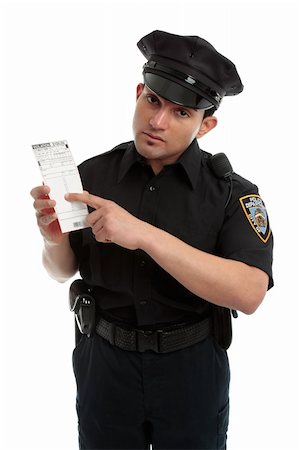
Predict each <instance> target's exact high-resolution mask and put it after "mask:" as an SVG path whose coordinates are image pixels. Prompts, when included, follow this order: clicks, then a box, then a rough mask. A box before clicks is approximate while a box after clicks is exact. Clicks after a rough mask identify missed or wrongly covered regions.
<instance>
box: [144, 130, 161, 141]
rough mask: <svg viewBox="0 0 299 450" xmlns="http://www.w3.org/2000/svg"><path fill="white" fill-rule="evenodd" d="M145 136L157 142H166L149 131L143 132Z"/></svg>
mask: <svg viewBox="0 0 299 450" xmlns="http://www.w3.org/2000/svg"><path fill="white" fill-rule="evenodd" d="M143 134H146V136H149V137H150V138H152V139H155V140H157V141H161V142H165V141H164V139H162V138H161V137H160V136H157V135H155V134H152V133H148V132H147V131H143Z"/></svg>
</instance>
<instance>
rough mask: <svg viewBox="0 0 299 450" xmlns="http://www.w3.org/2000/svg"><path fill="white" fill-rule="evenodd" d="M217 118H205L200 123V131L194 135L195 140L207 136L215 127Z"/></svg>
mask: <svg viewBox="0 0 299 450" xmlns="http://www.w3.org/2000/svg"><path fill="white" fill-rule="evenodd" d="M217 123H218V121H217V117H215V116H208V117H205V118H204V119H203V121H202V123H201V126H200V129H199V131H198V133H197V135H196V137H197V138H201V137H203V136H204V135H205V134H207V133H208V132H209V131H211V130H212V129H213V128H215V127H216V126H217Z"/></svg>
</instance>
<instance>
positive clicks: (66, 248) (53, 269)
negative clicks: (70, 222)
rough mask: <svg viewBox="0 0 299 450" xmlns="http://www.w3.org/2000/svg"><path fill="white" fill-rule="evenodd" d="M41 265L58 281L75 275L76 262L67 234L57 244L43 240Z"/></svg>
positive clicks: (61, 281)
mask: <svg viewBox="0 0 299 450" xmlns="http://www.w3.org/2000/svg"><path fill="white" fill-rule="evenodd" d="M43 265H44V267H45V269H46V271H47V272H48V274H49V275H50V276H51V277H52V278H54V279H55V280H56V281H59V282H60V283H63V282H64V281H67V280H68V279H69V278H71V277H72V276H73V275H75V273H76V272H77V270H78V263H77V260H76V257H75V254H74V252H73V250H72V248H71V246H70V243H69V237H68V235H65V236H64V237H63V239H62V240H61V242H60V243H59V244H57V243H53V242H48V241H46V240H44V249H43Z"/></svg>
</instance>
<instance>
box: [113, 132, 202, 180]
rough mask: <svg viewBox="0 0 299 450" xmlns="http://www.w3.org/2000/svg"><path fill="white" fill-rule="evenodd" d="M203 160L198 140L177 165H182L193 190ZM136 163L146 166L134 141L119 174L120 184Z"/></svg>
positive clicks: (191, 145)
mask: <svg viewBox="0 0 299 450" xmlns="http://www.w3.org/2000/svg"><path fill="white" fill-rule="evenodd" d="M201 160H202V151H201V149H200V148H199V145H198V143H197V139H194V140H193V141H192V142H191V144H190V145H189V147H188V148H187V149H186V150H185V151H184V153H183V154H182V155H181V157H180V158H179V159H178V161H177V162H176V164H179V165H181V166H182V167H183V169H184V170H185V172H186V175H187V177H188V179H189V181H190V183H191V185H192V188H193V189H195V187H196V183H197V179H198V175H199V167H200V165H201ZM136 162H139V163H141V164H144V159H143V157H142V156H141V155H139V153H138V152H137V150H136V148H135V145H134V142H133V141H132V142H130V143H129V145H128V148H127V150H126V151H125V153H124V155H123V158H122V161H121V164H120V169H119V174H118V180H117V181H118V182H120V181H121V180H122V179H123V177H124V176H125V175H126V173H127V172H128V171H129V170H130V168H131V167H132V166H133V165H134V164H135V163H136Z"/></svg>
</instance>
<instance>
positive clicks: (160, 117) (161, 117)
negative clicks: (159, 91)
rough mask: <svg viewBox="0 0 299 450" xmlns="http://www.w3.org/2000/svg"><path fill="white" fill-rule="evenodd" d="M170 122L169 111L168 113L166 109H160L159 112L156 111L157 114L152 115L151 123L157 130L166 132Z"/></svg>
mask: <svg viewBox="0 0 299 450" xmlns="http://www.w3.org/2000/svg"><path fill="white" fill-rule="evenodd" d="M168 121H169V118H168V111H166V109H164V108H161V109H159V111H156V113H155V114H153V115H152V117H151V119H150V121H149V123H150V125H151V127H153V128H154V129H155V130H165V129H166V128H167V126H168Z"/></svg>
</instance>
